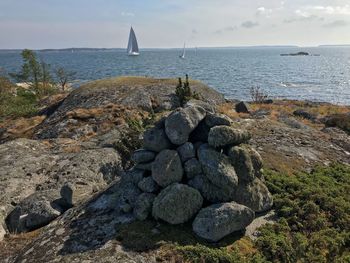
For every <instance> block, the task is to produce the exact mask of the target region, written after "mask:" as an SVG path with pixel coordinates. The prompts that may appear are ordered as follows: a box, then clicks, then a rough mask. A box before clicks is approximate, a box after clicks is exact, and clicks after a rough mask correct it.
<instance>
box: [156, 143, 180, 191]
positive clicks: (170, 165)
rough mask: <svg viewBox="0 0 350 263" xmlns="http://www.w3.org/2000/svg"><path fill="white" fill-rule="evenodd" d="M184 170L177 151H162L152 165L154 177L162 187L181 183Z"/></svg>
mask: <svg viewBox="0 0 350 263" xmlns="http://www.w3.org/2000/svg"><path fill="white" fill-rule="evenodd" d="M182 176H183V168H182V164H181V160H180V157H179V155H178V153H177V151H174V150H163V151H161V152H160V153H159V154H158V155H157V157H156V159H155V161H154V162H153V164H152V177H153V180H154V181H156V182H157V184H158V185H160V186H161V187H166V186H168V185H170V184H172V183H176V182H180V181H181V179H182Z"/></svg>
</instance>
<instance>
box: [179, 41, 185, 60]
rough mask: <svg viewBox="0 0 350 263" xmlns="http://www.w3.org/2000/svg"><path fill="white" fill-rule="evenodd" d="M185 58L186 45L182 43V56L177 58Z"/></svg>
mask: <svg viewBox="0 0 350 263" xmlns="http://www.w3.org/2000/svg"><path fill="white" fill-rule="evenodd" d="M185 56H186V43H184V48H183V50H182V54H181V55H180V56H179V57H180V58H182V59H184V58H185Z"/></svg>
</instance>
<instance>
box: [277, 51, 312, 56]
mask: <svg viewBox="0 0 350 263" xmlns="http://www.w3.org/2000/svg"><path fill="white" fill-rule="evenodd" d="M281 56H310V54H309V53H307V52H298V53H289V54H281Z"/></svg>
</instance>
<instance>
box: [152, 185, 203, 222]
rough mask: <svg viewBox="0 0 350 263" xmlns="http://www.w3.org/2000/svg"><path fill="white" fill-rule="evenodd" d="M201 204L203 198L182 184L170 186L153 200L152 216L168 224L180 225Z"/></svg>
mask: <svg viewBox="0 0 350 263" xmlns="http://www.w3.org/2000/svg"><path fill="white" fill-rule="evenodd" d="M202 204H203V198H202V196H201V194H200V193H199V192H198V191H197V190H196V189H194V188H192V187H189V186H187V185H184V184H172V185H170V186H168V187H167V188H165V189H163V190H162V191H161V192H160V194H159V195H158V196H157V197H156V199H155V200H154V203H153V209H152V215H153V217H154V218H155V219H162V220H164V221H165V222H167V223H169V224H173V225H176V224H182V223H185V222H186V221H188V220H189V219H191V218H192V217H193V216H194V215H195V214H196V213H197V212H198V211H199V209H200V208H201V207H202Z"/></svg>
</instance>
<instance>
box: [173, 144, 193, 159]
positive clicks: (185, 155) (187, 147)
mask: <svg viewBox="0 0 350 263" xmlns="http://www.w3.org/2000/svg"><path fill="white" fill-rule="evenodd" d="M176 150H177V152H178V153H179V156H180V159H181V161H182V162H183V163H184V162H186V161H188V160H189V159H192V158H194V157H196V151H195V148H194V146H193V144H192V143H190V142H186V143H184V144H183V145H181V146H180V147H178V148H177V149H176Z"/></svg>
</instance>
